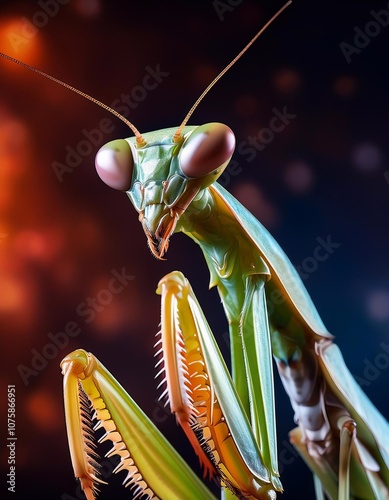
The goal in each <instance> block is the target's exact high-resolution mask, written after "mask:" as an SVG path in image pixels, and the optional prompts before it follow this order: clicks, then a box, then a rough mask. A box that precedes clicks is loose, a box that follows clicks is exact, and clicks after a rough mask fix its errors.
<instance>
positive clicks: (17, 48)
mask: <svg viewBox="0 0 389 500" xmlns="http://www.w3.org/2000/svg"><path fill="white" fill-rule="evenodd" d="M39 31H40V30H39V28H37V27H35V26H34V24H33V23H32V22H31V21H30V20H29V19H28V18H27V17H24V16H22V15H21V16H20V17H15V18H11V19H10V18H8V19H3V20H2V21H1V22H0V51H1V52H4V53H5V54H7V55H9V56H12V57H15V58H16V59H19V60H21V61H23V62H25V63H27V64H31V65H32V66H38V65H39V60H40V55H41V44H40V40H39ZM1 61H4V59H3V58H1ZM7 68H9V71H12V72H17V71H19V72H22V71H24V72H25V71H26V70H23V68H21V67H20V66H18V65H16V64H12V63H8V64H7ZM31 76H32V75H31ZM26 78H27V75H26Z"/></svg>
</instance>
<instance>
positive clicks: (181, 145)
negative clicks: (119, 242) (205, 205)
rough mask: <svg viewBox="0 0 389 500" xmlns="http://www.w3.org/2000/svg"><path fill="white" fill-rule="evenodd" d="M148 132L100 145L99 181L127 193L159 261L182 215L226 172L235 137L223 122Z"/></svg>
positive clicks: (98, 159) (97, 157) (98, 160)
mask: <svg viewBox="0 0 389 500" xmlns="http://www.w3.org/2000/svg"><path fill="white" fill-rule="evenodd" d="M175 130H176V129H165V130H161V131H158V132H150V133H148V134H144V135H143V136H142V140H143V141H142V143H139V141H137V139H136V138H131V139H119V140H115V141H112V142H109V143H108V144H106V145H105V146H103V147H102V148H101V149H100V150H99V152H98V153H97V156H96V170H97V173H98V174H99V176H100V178H101V179H102V180H103V181H104V182H105V183H106V184H107V185H108V186H110V187H112V188H113V189H117V190H120V191H126V192H127V195H128V196H129V198H130V200H131V201H132V203H133V205H134V207H135V209H136V210H137V211H138V212H139V220H140V221H141V223H142V226H143V229H144V232H145V234H146V236H147V241H148V245H149V247H150V250H151V251H152V253H153V255H154V256H155V257H157V258H158V259H161V258H162V257H163V255H164V254H165V252H166V251H167V249H168V246H169V238H170V236H171V235H172V234H173V232H174V230H175V228H176V225H177V222H178V220H179V218H180V217H181V215H182V214H183V213H184V212H185V211H186V209H187V208H188V207H189V205H190V203H191V202H192V201H193V200H194V199H195V198H196V197H197V198H199V197H201V195H202V190H203V189H205V188H207V187H208V186H210V185H211V184H212V183H213V182H215V181H216V180H217V179H218V177H219V176H220V175H221V174H222V172H223V170H224V169H225V168H226V166H227V164H228V162H229V160H230V159H231V156H232V153H233V151H234V148H235V136H234V134H233V132H232V131H231V129H230V128H229V127H227V126H226V125H223V124H221V123H208V124H206V125H202V126H198V127H185V128H184V129H183V135H182V136H181V135H178V136H177V135H173V132H174V131H175Z"/></svg>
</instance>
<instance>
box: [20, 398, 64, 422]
mask: <svg viewBox="0 0 389 500" xmlns="http://www.w3.org/2000/svg"><path fill="white" fill-rule="evenodd" d="M26 412H27V414H28V416H29V417H30V419H31V420H32V423H33V424H34V425H35V427H38V428H39V429H42V430H43V431H48V432H50V431H55V430H57V429H58V428H59V427H61V426H62V418H63V417H62V412H61V411H60V409H59V406H58V405H57V402H56V401H55V400H54V398H53V397H52V395H51V394H50V393H49V392H48V391H43V390H41V391H36V392H34V393H32V394H30V395H29V396H28V397H27V400H26Z"/></svg>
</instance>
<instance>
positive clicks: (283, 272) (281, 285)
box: [210, 182, 332, 338]
mask: <svg viewBox="0 0 389 500" xmlns="http://www.w3.org/2000/svg"><path fill="white" fill-rule="evenodd" d="M210 190H211V191H212V194H213V195H214V196H215V198H216V200H217V203H218V204H219V205H221V206H222V205H224V207H225V209H226V210H229V211H230V212H231V213H233V214H234V217H235V219H236V220H237V222H238V223H239V224H240V226H241V228H242V231H243V232H244V233H245V234H246V235H247V236H248V237H249V238H250V239H251V241H252V243H253V245H254V246H255V247H256V248H257V249H258V252H259V254H260V255H261V257H262V258H263V260H264V261H265V262H266V264H267V265H268V267H269V269H270V272H271V279H272V281H274V282H276V287H277V288H278V289H279V290H281V291H282V292H283V296H284V297H285V298H286V299H287V300H288V303H289V304H290V305H291V306H292V307H293V309H294V311H295V313H296V316H298V317H300V318H301V319H302V320H303V321H304V322H305V323H306V324H307V325H308V326H309V327H310V328H311V329H312V330H313V331H314V332H315V333H316V334H318V335H320V336H323V337H328V338H332V336H331V335H330V334H329V333H328V331H327V329H326V327H325V326H324V324H323V321H322V320H321V318H320V316H319V313H318V312H317V309H316V307H315V305H314V304H313V302H312V299H311V297H310V296H309V294H308V292H307V290H306V288H305V286H304V285H303V283H302V280H301V278H300V276H299V275H298V273H297V271H296V269H295V268H294V267H293V264H292V263H291V262H290V260H289V258H288V256H287V255H286V254H285V252H284V251H283V250H282V248H281V247H280V246H279V244H278V243H277V242H276V240H275V239H274V238H273V237H272V236H271V234H270V233H269V232H268V231H267V229H265V227H264V226H263V225H262V224H261V223H260V222H259V221H258V220H257V219H256V218H255V217H254V216H253V215H252V214H251V213H250V212H249V211H248V210H247V209H246V208H245V207H244V206H243V205H242V204H241V203H239V201H238V200H237V199H236V198H234V197H233V196H232V194H230V193H229V192H228V191H227V190H226V189H224V188H223V187H222V186H220V184H218V183H217V182H215V183H214V184H213V185H212V186H210Z"/></svg>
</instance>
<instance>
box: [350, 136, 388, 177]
mask: <svg viewBox="0 0 389 500" xmlns="http://www.w3.org/2000/svg"><path fill="white" fill-rule="evenodd" d="M351 159H352V162H353V164H354V166H355V167H356V168H358V169H359V170H362V171H364V172H371V171H373V170H377V169H378V168H380V167H381V165H382V153H381V151H380V149H379V148H378V147H377V146H376V145H375V144H371V143H368V142H365V143H361V144H357V145H356V146H355V147H354V149H353V150H352V152H351Z"/></svg>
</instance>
